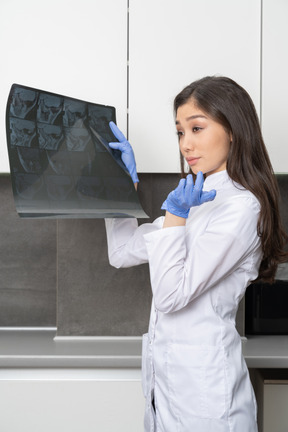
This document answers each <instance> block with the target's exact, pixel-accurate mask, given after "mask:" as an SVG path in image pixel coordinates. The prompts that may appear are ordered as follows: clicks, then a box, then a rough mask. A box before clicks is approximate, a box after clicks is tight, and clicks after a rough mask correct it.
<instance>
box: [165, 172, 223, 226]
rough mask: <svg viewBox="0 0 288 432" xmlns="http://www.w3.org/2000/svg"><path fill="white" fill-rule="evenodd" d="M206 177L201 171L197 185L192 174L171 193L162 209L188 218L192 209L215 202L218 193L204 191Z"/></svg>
mask: <svg viewBox="0 0 288 432" xmlns="http://www.w3.org/2000/svg"><path fill="white" fill-rule="evenodd" d="M203 184H204V176H203V173H202V172H201V171H200V172H199V173H198V174H197V177H196V181H195V185H194V182H193V177H192V174H189V175H188V176H187V177H186V179H181V180H180V182H179V184H178V186H177V188H176V189H175V190H174V191H172V192H170V194H169V195H168V197H167V199H166V201H164V203H163V204H162V207H161V209H162V210H167V211H168V212H169V213H172V214H173V215H175V216H178V217H181V218H185V219H187V218H188V215H189V211H190V208H191V207H195V206H199V205H201V204H203V203H205V202H207V201H212V200H214V198H215V196H216V191H215V190H214V189H213V190H211V191H209V192H207V191H203Z"/></svg>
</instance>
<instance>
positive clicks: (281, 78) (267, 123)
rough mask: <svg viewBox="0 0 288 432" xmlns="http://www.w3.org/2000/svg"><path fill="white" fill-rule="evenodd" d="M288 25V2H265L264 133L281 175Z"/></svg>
mask: <svg viewBox="0 0 288 432" xmlns="http://www.w3.org/2000/svg"><path fill="white" fill-rule="evenodd" d="M287 22H288V2H287V0H263V76H262V89H263V90H262V130H263V136H264V140H265V142H266V145H267V148H268V151H269V154H270V157H271V161H272V165H273V168H274V170H275V171H276V172H278V173H281V172H286V173H287V172H288V134H287V119H288V108H287V99H288V80H287V76H288V49H287V41H288V27H287Z"/></svg>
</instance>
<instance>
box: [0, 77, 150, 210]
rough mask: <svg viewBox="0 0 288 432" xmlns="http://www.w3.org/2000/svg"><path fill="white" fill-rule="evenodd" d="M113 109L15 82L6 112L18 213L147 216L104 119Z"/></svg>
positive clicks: (113, 114)
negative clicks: (114, 146)
mask: <svg viewBox="0 0 288 432" xmlns="http://www.w3.org/2000/svg"><path fill="white" fill-rule="evenodd" d="M111 120H112V121H114V122H116V111H115V108H114V107H112V106H107V105H99V104H94V103H90V102H86V101H82V100H78V99H74V98H70V97H66V96H62V95H59V94H54V93H50V92H46V91H42V90H37V89H34V88H30V87H26V86H22V85H18V84H13V85H12V87H11V90H10V94H9V97H8V103H7V110H6V131H7V145H8V154H9V162H10V171H11V180H12V187H13V194H14V200H15V205H16V209H17V212H18V214H19V215H20V216H21V217H33V218H35V217H37V218H40V217H41V218H43V217H45V218H104V217H105V218H109V217H137V218H145V217H148V216H147V215H146V214H145V212H144V211H143V209H142V207H141V205H140V202H139V199H138V195H137V193H136V191H135V188H134V184H133V182H132V179H131V177H130V175H129V173H128V172H127V170H126V167H125V166H124V164H123V162H122V160H121V153H120V152H119V151H118V150H112V149H110V147H109V145H108V143H109V142H111V141H114V142H115V141H117V139H116V138H115V136H114V135H113V133H112V131H111V129H110V127H109V121H111Z"/></svg>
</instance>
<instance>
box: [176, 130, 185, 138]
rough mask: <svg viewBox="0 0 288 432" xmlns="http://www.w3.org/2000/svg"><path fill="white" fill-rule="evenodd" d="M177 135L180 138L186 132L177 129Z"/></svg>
mask: <svg viewBox="0 0 288 432" xmlns="http://www.w3.org/2000/svg"><path fill="white" fill-rule="evenodd" d="M176 135H177V136H178V138H181V137H182V136H183V135H184V132H182V131H177V132H176Z"/></svg>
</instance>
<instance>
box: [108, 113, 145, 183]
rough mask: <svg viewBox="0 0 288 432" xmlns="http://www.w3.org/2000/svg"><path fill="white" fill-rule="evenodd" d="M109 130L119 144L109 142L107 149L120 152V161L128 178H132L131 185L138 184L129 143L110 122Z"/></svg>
mask: <svg viewBox="0 0 288 432" xmlns="http://www.w3.org/2000/svg"><path fill="white" fill-rule="evenodd" d="M109 126H110V129H111V130H112V132H113V134H114V135H115V137H116V138H117V139H118V140H119V142H110V143H109V147H111V148H112V149H114V150H120V151H121V159H122V161H123V163H124V165H125V166H126V168H127V169H128V171H129V174H130V176H131V177H132V180H133V183H138V182H139V179H138V175H137V171H136V162H135V157H134V152H133V149H132V147H131V145H130V143H129V142H128V141H127V139H126V137H125V136H124V135H123V133H122V132H121V131H120V129H119V128H118V127H117V126H116V124H115V123H114V122H112V121H110V122H109Z"/></svg>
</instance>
